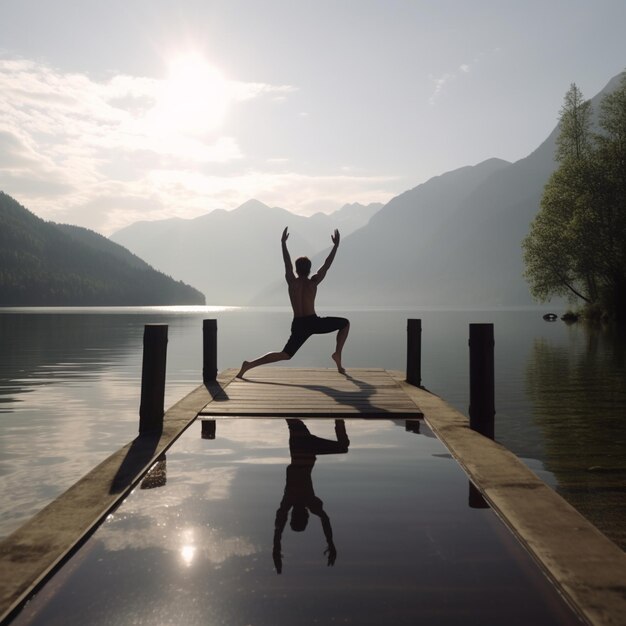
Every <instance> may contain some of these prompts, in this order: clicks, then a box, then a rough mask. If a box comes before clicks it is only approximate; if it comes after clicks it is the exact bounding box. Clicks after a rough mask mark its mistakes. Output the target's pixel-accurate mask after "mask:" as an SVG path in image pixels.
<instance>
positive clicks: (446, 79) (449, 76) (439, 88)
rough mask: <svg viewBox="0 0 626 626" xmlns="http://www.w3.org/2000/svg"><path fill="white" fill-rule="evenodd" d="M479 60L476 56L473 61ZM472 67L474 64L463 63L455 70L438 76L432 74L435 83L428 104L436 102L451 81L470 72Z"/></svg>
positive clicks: (431, 77) (431, 78)
mask: <svg viewBox="0 0 626 626" xmlns="http://www.w3.org/2000/svg"><path fill="white" fill-rule="evenodd" d="M477 61H478V59H477V58H476V59H474V61H473V63H476V62H477ZM471 68H472V64H470V63H461V65H459V66H458V68H457V69H456V70H454V71H453V72H446V73H445V74H442V75H441V76H439V77H438V78H437V77H434V76H430V77H429V78H430V80H431V81H432V82H433V83H434V89H433V92H432V94H431V95H430V98H428V104H430V105H431V106H433V105H434V104H435V103H436V101H437V99H438V98H439V96H440V95H441V93H442V92H443V90H444V87H445V86H446V85H447V84H448V83H450V82H451V81H453V80H455V79H456V78H457V77H458V75H459V74H469V72H470V70H471Z"/></svg>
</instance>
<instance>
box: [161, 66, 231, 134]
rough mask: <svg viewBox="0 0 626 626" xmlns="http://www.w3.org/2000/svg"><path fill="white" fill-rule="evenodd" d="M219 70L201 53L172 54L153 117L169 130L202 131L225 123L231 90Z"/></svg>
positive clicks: (198, 132)
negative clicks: (174, 55)
mask: <svg viewBox="0 0 626 626" xmlns="http://www.w3.org/2000/svg"><path fill="white" fill-rule="evenodd" d="M230 91H231V90H230V88H229V83H228V81H227V80H226V79H225V78H224V77H223V76H222V74H221V73H220V71H219V70H218V69H217V68H215V67H214V66H212V65H211V64H210V63H209V62H208V61H207V60H206V59H205V58H204V57H203V56H202V55H200V54H185V55H180V56H176V57H173V58H172V59H170V61H169V63H168V75H167V78H166V79H165V80H163V81H162V83H161V85H160V89H159V93H158V96H157V102H156V106H155V108H154V109H153V111H152V113H153V121H154V122H155V123H156V124H157V125H158V126H159V127H160V129H161V130H162V131H166V132H168V131H169V132H182V133H185V134H202V133H205V132H207V131H211V130H215V129H216V128H218V127H219V126H221V125H222V123H223V121H224V118H225V117H226V113H227V112H228V109H229V106H230V102H231V93H230Z"/></svg>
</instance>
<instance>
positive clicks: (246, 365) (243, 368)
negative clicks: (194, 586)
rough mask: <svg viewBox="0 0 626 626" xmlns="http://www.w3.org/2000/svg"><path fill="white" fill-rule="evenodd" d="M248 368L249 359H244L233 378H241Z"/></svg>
mask: <svg viewBox="0 0 626 626" xmlns="http://www.w3.org/2000/svg"><path fill="white" fill-rule="evenodd" d="M249 369H250V361H244V362H243V363H242V364H241V369H240V370H239V373H238V374H237V376H235V378H243V375H244V374H245V373H246V372H247V371H248V370H249Z"/></svg>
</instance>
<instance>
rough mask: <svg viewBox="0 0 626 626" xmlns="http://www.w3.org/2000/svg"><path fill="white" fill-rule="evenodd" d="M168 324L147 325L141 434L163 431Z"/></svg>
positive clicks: (144, 340) (143, 367) (142, 369)
mask: <svg viewBox="0 0 626 626" xmlns="http://www.w3.org/2000/svg"><path fill="white" fill-rule="evenodd" d="M166 356H167V324H146V325H145V327H144V331H143V365H142V368H141V404H140V405H139V434H140V435H143V434H145V433H154V432H160V431H162V430H163V414H164V412H165V411H164V402H165V361H166Z"/></svg>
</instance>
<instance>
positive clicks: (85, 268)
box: [0, 192, 205, 306]
mask: <svg viewBox="0 0 626 626" xmlns="http://www.w3.org/2000/svg"><path fill="white" fill-rule="evenodd" d="M204 302H205V299H204V296H203V294H201V293H200V292H199V291H197V290H196V289H194V288H193V287H190V286H189V285H186V284H184V283H182V282H180V281H175V280H173V279H172V278H170V277H169V276H166V275H165V274H162V273H161V272H157V271H156V270H155V269H153V268H152V267H151V266H150V265H148V264H147V263H145V262H144V261H142V260H141V259H140V258H139V257H137V256H135V255H134V254H131V253H130V252H128V250H126V249H125V248H123V247H122V246H119V245H118V244H115V243H113V242H111V241H109V240H108V239H106V238H105V237H102V236H101V235H98V234H97V233H95V232H92V231H89V230H87V229H84V228H79V227H77V226H68V225H62V224H54V223H53V222H45V221H44V220H42V219H40V218H38V217H37V216H35V215H33V214H32V213H31V212H30V211H28V210H27V209H26V208H24V207H23V206H21V205H20V204H19V203H18V202H16V201H15V200H14V199H13V198H11V197H10V196H8V195H7V194H5V193H3V192H0V306H145V305H168V304H169V305H172V304H204Z"/></svg>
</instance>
